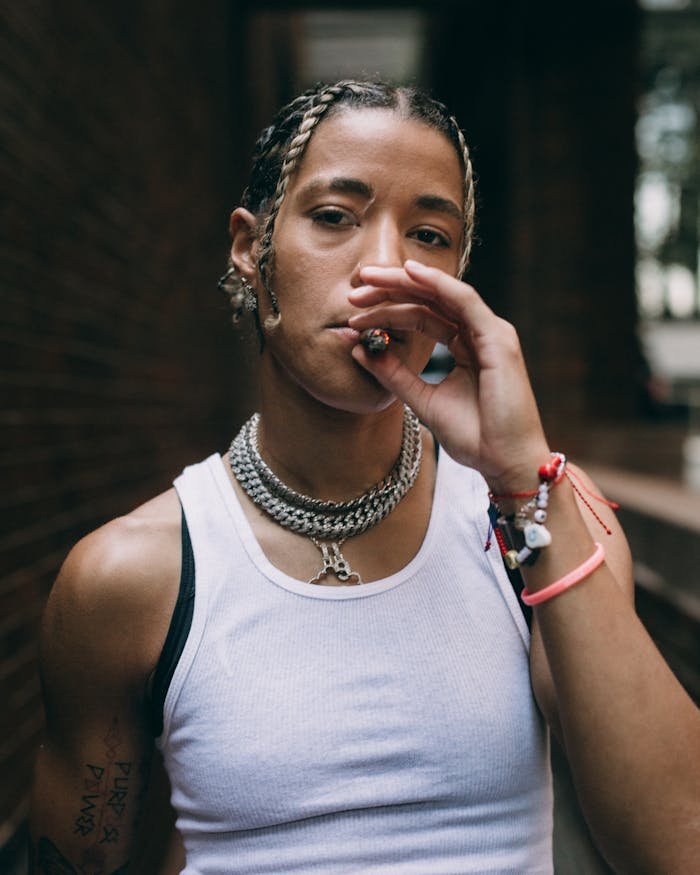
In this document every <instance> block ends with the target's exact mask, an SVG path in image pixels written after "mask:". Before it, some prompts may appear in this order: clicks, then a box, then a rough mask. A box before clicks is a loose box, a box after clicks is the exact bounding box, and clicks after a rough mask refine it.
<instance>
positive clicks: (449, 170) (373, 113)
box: [292, 108, 464, 203]
mask: <svg viewBox="0 0 700 875" xmlns="http://www.w3.org/2000/svg"><path fill="white" fill-rule="evenodd" d="M331 176H345V177H351V178H357V179H368V180H370V181H372V183H373V184H374V185H376V184H377V183H378V182H383V183H385V184H397V183H400V184H401V185H402V187H409V188H415V189H421V190H429V191H431V192H432V193H434V194H438V195H442V196H444V197H451V198H453V199H455V200H457V202H458V203H460V202H461V198H462V188H463V184H464V183H463V172H462V167H461V163H460V159H459V157H458V154H457V151H456V149H455V147H454V145H453V144H452V143H451V142H450V140H448V138H447V137H446V136H445V135H444V134H443V133H442V132H441V131H438V130H436V129H435V128H433V127H430V126H429V125H427V124H426V123H424V122H422V121H419V120H417V119H406V118H402V117H401V116H400V115H399V114H398V113H397V112H394V111H393V110H389V109H365V108H362V109H356V108H348V109H346V108H343V109H342V110H340V111H339V112H337V113H334V114H333V115H331V116H330V117H329V118H325V119H322V120H321V121H320V122H319V124H318V126H317V127H316V129H315V130H314V131H313V133H312V135H311V138H310V139H309V142H308V145H307V147H306V150H305V152H304V154H303V156H302V159H301V162H300V164H299V166H298V167H297V171H296V173H295V175H294V179H293V181H292V187H297V186H299V187H301V186H302V185H306V184H307V183H309V182H310V181H311V180H313V179H314V178H318V177H331Z"/></svg>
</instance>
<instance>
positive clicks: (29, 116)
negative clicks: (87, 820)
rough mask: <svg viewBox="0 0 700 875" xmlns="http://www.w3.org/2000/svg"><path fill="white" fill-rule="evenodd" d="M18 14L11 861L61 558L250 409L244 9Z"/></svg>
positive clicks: (5, 655) (11, 148) (4, 296)
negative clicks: (239, 100)
mask: <svg viewBox="0 0 700 875" xmlns="http://www.w3.org/2000/svg"><path fill="white" fill-rule="evenodd" d="M3 7H4V8H3V10H2V15H1V16H0V58H1V59H2V61H1V62H0V102H1V107H0V108H1V112H0V143H1V144H2V145H1V146H0V191H1V192H2V201H1V202H0V216H1V221H2V235H1V237H0V349H1V350H2V352H1V353H0V356H1V359H0V391H1V392H2V408H1V412H0V417H1V421H0V426H1V431H0V433H1V434H2V440H1V442H0V482H1V483H2V491H1V492H0V508H1V509H2V510H1V513H2V527H1V529H0V556H1V561H2V566H1V572H2V577H1V582H0V702H1V703H2V704H1V706H0V774H2V780H0V846H2V844H3V843H4V842H5V841H6V840H7V839H8V838H9V836H10V835H11V834H12V832H13V830H14V828H15V826H16V825H17V823H18V822H19V821H20V820H21V819H22V817H23V815H24V813H25V810H26V802H27V792H28V788H29V782H30V774H31V767H32V760H33V756H34V751H35V749H36V745H37V742H38V738H39V735H40V730H41V722H42V715H41V706H40V692H39V683H38V678H37V672H36V639H37V635H36V633H37V627H38V620H39V616H40V612H41V608H42V605H43V603H44V601H45V597H46V594H47V592H48V589H49V587H50V585H51V582H52V580H53V579H54V577H55V574H56V572H57V569H58V568H59V565H60V563H61V561H62V559H63V558H64V556H65V554H66V553H67V551H68V549H69V547H70V545H71V544H73V543H74V542H75V541H76V539H78V538H79V537H80V536H81V535H83V534H84V533H86V532H87V531H89V530H91V529H93V528H95V527H96V526H98V525H100V524H101V523H103V522H104V521H106V520H108V519H110V518H112V517H113V516H115V515H117V514H120V513H123V512H125V511H127V510H129V509H130V508H132V507H134V506H135V505H137V504H138V503H140V502H141V501H143V500H144V499H146V498H148V497H150V496H152V495H154V494H156V493H157V492H159V491H162V490H163V489H164V488H167V487H168V485H169V483H170V481H171V480H172V477H173V475H174V474H176V473H177V472H178V471H179V470H180V469H181V467H182V466H183V465H184V464H186V463H187V462H190V461H195V460H196V459H197V458H198V457H202V456H204V455H205V454H207V453H209V452H212V451H214V450H215V449H221V448H223V446H225V442H226V440H227V438H228V437H229V435H230V432H231V431H232V429H233V427H234V424H235V421H236V420H237V419H240V418H242V416H243V415H244V413H245V411H246V408H247V407H248V406H249V404H250V401H249V398H250V393H249V388H248V385H247V383H246V382H245V381H244V380H242V379H240V378H238V377H237V376H236V375H237V374H238V372H239V368H240V356H241V353H240V352H239V351H238V350H237V344H236V340H235V338H234V336H233V335H232V333H231V331H230V328H229V326H228V320H227V316H226V310H225V308H224V306H223V302H222V301H221V300H220V299H219V298H218V297H217V293H216V290H215V280H216V277H217V276H218V274H219V273H220V272H222V270H221V269H222V267H223V265H224V259H225V250H226V242H227V237H226V223H227V212H228V209H229V208H230V206H231V204H232V203H233V202H234V201H235V199H236V198H237V195H238V191H239V190H240V183H241V180H240V178H239V177H240V167H241V166H244V164H243V162H242V161H241V149H242V148H243V147H242V146H241V145H240V143H238V141H237V140H236V137H235V134H236V130H235V124H232V123H231V120H232V119H233V121H234V122H235V120H236V108H237V107H236V93H235V89H233V88H229V87H228V84H227V83H228V82H229V81H230V77H231V74H232V72H234V71H232V69H231V61H230V59H231V57H232V53H231V51H230V45H228V44H227V40H228V39H229V37H228V36H227V32H229V31H230V28H229V27H228V25H229V23H230V18H229V17H230V15H231V4H226V3H225V2H223V0H222V2H220V3H218V2H214V3H209V4H206V6H205V7H204V8H203V7H201V6H200V5H199V4H187V3H184V2H183V3H172V2H170V3H167V4H166V3H164V2H149V3H146V4H141V3H136V2H118V0H109V2H104V3H99V4H94V3H89V2H70V3H67V4H57V3H52V2H49V0H32V2H26V3H24V2H23V3H15V4H11V3H4V4H3ZM234 56H235V53H234ZM247 145H248V144H245V146H246V148H247ZM226 374H230V375H231V376H230V377H226V376H225V375H226ZM222 375H224V376H223V377H222Z"/></svg>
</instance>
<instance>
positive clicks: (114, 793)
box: [30, 717, 140, 875]
mask: <svg viewBox="0 0 700 875" xmlns="http://www.w3.org/2000/svg"><path fill="white" fill-rule="evenodd" d="M102 741H103V744H104V749H103V754H102V757H101V758H100V759H99V760H96V761H92V762H88V763H85V765H84V770H83V775H82V786H81V789H80V791H79V792H80V802H79V804H78V813H77V814H76V816H75V819H74V821H73V835H74V836H77V839H76V841H78V842H79V844H80V845H82V851H81V850H78V851H77V854H76V856H78V855H79V862H71V861H70V860H69V859H67V858H66V857H65V856H64V855H63V854H62V853H61V851H60V850H59V849H58V848H57V847H56V845H55V844H54V843H53V842H52V841H51V840H50V839H49V838H47V837H46V836H42V837H41V838H40V839H39V841H38V844H37V848H36V852H35V853H30V867H34V868H30V872H35V873H36V875H126V871H127V868H128V863H123V864H122V865H121V866H120V867H119V868H118V869H114V870H111V869H108V868H107V863H108V860H109V859H110V857H112V855H113V854H114V852H115V851H117V848H114V849H112V850H110V848H109V846H110V845H117V846H118V845H119V843H120V841H122V840H126V841H127V842H128V841H130V839H131V836H132V833H133V822H134V820H135V813H134V812H133V809H134V806H135V804H136V802H137V800H138V797H139V795H140V793H139V792H138V791H139V786H138V782H139V775H138V772H139V770H138V769H137V768H134V769H133V775H132V761H131V760H129V759H126V758H125V757H124V738H123V736H122V733H121V730H120V727H119V721H118V720H117V718H116V717H115V718H114V719H113V720H112V723H111V725H110V727H109V729H108V730H107V732H106V734H105V735H104V737H103V739H102ZM134 776H135V779H136V787H135V788H134V787H133V785H132V780H131V779H132V777H134ZM134 789H135V790H136V791H137V792H136V793H134ZM127 811H128V814H127ZM117 852H118V851H117Z"/></svg>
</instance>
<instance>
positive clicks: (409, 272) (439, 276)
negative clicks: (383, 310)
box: [360, 259, 497, 332]
mask: <svg viewBox="0 0 700 875" xmlns="http://www.w3.org/2000/svg"><path fill="white" fill-rule="evenodd" d="M360 276H361V278H362V280H363V282H366V283H371V284H372V285H373V286H374V287H375V288H382V289H384V291H385V292H387V298H388V299H391V300H397V295H396V293H394V289H396V290H399V289H400V290H401V291H402V292H405V293H406V294H408V295H410V296H411V300H415V301H422V302H424V303H427V302H431V303H432V304H433V306H436V305H437V306H438V307H439V309H440V310H441V312H442V313H443V314H444V315H445V316H446V317H447V318H448V319H452V320H455V321H458V322H460V323H462V324H466V325H468V326H469V327H470V328H471V329H472V330H476V331H477V332H481V331H485V330H487V329H488V328H489V327H490V325H491V324H492V323H493V320H495V319H497V317H496V315H495V314H494V312H493V311H492V310H491V308H490V307H489V306H488V305H487V304H486V303H485V302H484V300H483V299H482V298H481V296H480V295H479V294H478V293H477V291H476V290H475V289H474V288H473V287H472V286H469V285H467V283H463V282H462V281H461V280H458V279H457V278H456V277H453V276H450V275H449V274H447V273H445V272H444V271H442V270H440V269H439V268H436V267H429V266H428V265H425V264H422V263H421V262H419V261H413V260H411V259H409V260H407V261H406V262H404V266H403V268H381V267H371V266H370V267H364V268H362V271H361V274H360ZM363 288H364V287H363ZM368 297H369V296H368V295H364V296H362V297H361V300H362V301H363V305H365V306H366V305H367V301H368ZM385 300H386V299H385ZM374 303H379V301H378V300H377V301H374Z"/></svg>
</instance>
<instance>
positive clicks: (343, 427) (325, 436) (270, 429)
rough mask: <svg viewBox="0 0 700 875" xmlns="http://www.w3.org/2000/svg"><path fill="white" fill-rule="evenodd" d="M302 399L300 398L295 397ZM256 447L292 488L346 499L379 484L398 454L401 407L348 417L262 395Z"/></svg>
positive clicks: (304, 400) (291, 397) (305, 400)
mask: <svg viewBox="0 0 700 875" xmlns="http://www.w3.org/2000/svg"><path fill="white" fill-rule="evenodd" d="M299 396H301V397H299ZM260 414H261V421H260V427H259V431H258V449H259V451H260V454H261V456H262V457H263V459H264V460H265V462H266V463H267V464H268V465H269V466H270V468H271V469H272V470H273V471H274V472H275V474H277V476H278V477H279V478H280V479H281V480H282V481H283V482H284V483H285V484H286V485H287V486H290V487H291V488H292V489H294V490H296V491H297V492H302V493H304V494H306V495H311V496H313V497H314V498H320V499H323V500H327V501H345V500H348V499H350V498H353V497H355V496H356V495H360V494H361V493H362V492H364V491H365V490H366V489H368V488H369V487H371V486H373V485H374V484H375V483H377V482H378V481H380V480H382V479H383V478H384V477H386V475H387V474H388V473H389V471H390V470H391V469H392V467H393V466H394V463H395V462H396V459H397V458H398V456H399V452H400V450H401V435H402V427H403V404H401V402H399V401H395V402H393V403H392V404H390V405H389V406H388V407H387V408H386V409H384V410H381V411H378V412H372V413H349V412H347V411H342V410H337V409H335V408H332V407H328V406H326V405H325V404H322V403H321V402H319V401H316V400H315V399H313V398H311V397H310V396H308V395H306V394H303V395H302V393H301V392H298V393H294V392H292V393H285V394H284V396H282V397H280V395H279V394H277V393H275V395H274V397H267V394H266V392H265V391H264V389H263V391H262V392H261V404H260Z"/></svg>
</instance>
